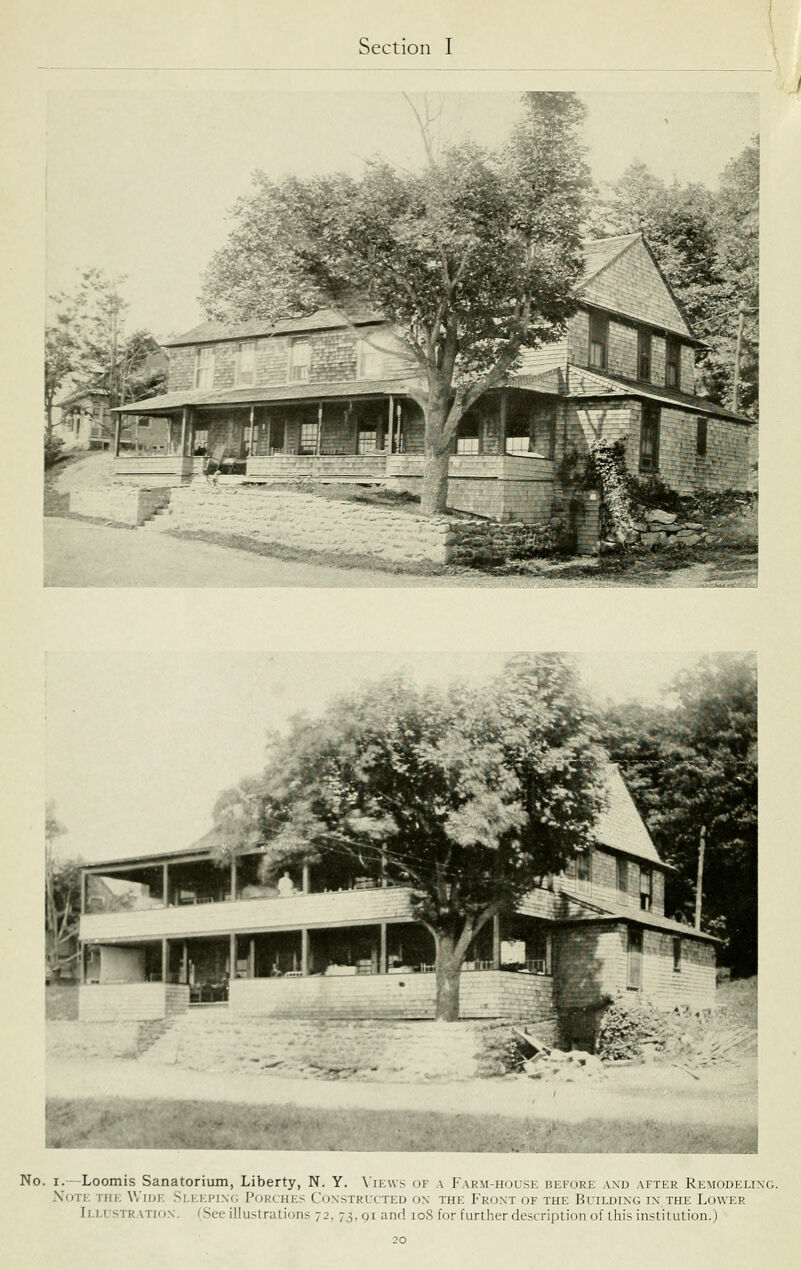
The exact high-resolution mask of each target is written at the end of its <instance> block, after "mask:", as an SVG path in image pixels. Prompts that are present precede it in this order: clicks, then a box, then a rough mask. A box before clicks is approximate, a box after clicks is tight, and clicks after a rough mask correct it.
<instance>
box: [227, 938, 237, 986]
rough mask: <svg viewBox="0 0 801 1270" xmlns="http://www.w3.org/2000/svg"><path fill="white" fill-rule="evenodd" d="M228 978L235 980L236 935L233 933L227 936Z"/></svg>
mask: <svg viewBox="0 0 801 1270" xmlns="http://www.w3.org/2000/svg"><path fill="white" fill-rule="evenodd" d="M228 978H229V979H235V978H236V935H235V934H234V932H233V931H231V934H230V935H229V936H228Z"/></svg>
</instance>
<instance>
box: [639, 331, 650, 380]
mask: <svg viewBox="0 0 801 1270" xmlns="http://www.w3.org/2000/svg"><path fill="white" fill-rule="evenodd" d="M637 378H638V379H650V378H651V332H650V331H638V332H637Z"/></svg>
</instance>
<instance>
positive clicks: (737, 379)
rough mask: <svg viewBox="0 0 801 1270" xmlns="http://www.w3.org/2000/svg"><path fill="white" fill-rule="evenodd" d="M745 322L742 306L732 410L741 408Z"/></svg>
mask: <svg viewBox="0 0 801 1270" xmlns="http://www.w3.org/2000/svg"><path fill="white" fill-rule="evenodd" d="M744 322H745V305H743V304H741V305H740V307H739V309H738V311H737V343H736V344H735V346H734V386H733V389H732V403H731V408H732V410H735V411H736V410H739V408H740V354H741V353H742V349H743V325H744Z"/></svg>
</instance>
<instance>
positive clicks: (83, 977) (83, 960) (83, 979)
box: [80, 943, 86, 983]
mask: <svg viewBox="0 0 801 1270" xmlns="http://www.w3.org/2000/svg"><path fill="white" fill-rule="evenodd" d="M80 981H81V983H86V944H83V943H82V944H81V964H80Z"/></svg>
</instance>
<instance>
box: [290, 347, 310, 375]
mask: <svg viewBox="0 0 801 1270" xmlns="http://www.w3.org/2000/svg"><path fill="white" fill-rule="evenodd" d="M310 366H311V344H310V343H309V341H308V340H293V341H292V343H291V344H290V346H289V378H290V379H292V380H307V379H308V378H309V367H310Z"/></svg>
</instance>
